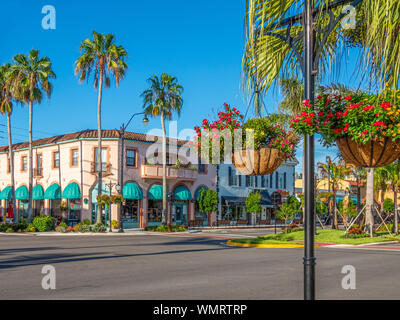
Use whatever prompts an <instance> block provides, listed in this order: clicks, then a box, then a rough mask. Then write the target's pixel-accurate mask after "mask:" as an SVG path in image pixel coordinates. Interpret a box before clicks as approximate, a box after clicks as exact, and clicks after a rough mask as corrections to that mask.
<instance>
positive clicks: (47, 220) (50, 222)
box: [32, 215, 55, 232]
mask: <svg viewBox="0 0 400 320" xmlns="http://www.w3.org/2000/svg"><path fill="white" fill-rule="evenodd" d="M32 224H33V226H34V227H35V229H36V230H37V231H39V232H46V231H51V230H54V226H55V218H54V217H50V216H44V215H41V216H39V217H35V218H34V219H33V221H32Z"/></svg>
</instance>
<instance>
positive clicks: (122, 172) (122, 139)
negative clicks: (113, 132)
mask: <svg viewBox="0 0 400 320" xmlns="http://www.w3.org/2000/svg"><path fill="white" fill-rule="evenodd" d="M141 114H143V115H144V117H143V120H142V122H143V124H144V125H145V126H146V125H147V124H148V123H149V119H148V118H147V116H146V114H145V113H144V112H138V113H134V114H133V115H132V116H131V118H130V119H129V121H128V123H127V124H126V125H125V124H124V123H123V124H122V125H121V128H120V129H119V136H120V138H121V155H120V157H121V159H120V169H121V170H120V177H119V180H120V181H119V188H118V189H119V190H117V191H118V192H119V194H120V195H121V196H122V190H123V188H124V149H125V143H124V140H125V130H126V128H127V127H128V126H129V124H130V123H131V121H132V119H133V118H134V117H135V116H138V115H141ZM122 212H123V204H121V205H120V207H119V221H118V222H119V230H118V232H124V228H123V226H122V221H121V217H122Z"/></svg>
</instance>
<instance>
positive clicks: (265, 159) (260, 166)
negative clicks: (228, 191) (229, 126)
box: [232, 147, 286, 176]
mask: <svg viewBox="0 0 400 320" xmlns="http://www.w3.org/2000/svg"><path fill="white" fill-rule="evenodd" d="M285 159H286V154H285V153H284V152H283V151H281V150H279V149H275V148H267V147H264V148H260V149H258V150H252V149H248V150H247V149H243V150H240V151H236V152H234V154H233V156H232V162H233V164H234V166H235V168H236V169H237V170H238V171H240V173H242V174H244V175H248V176H263V175H267V174H271V173H273V172H274V171H275V170H276V169H278V168H279V167H280V165H281V164H282V162H283V161H285Z"/></svg>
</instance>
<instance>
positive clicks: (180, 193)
mask: <svg viewBox="0 0 400 320" xmlns="http://www.w3.org/2000/svg"><path fill="white" fill-rule="evenodd" d="M174 199H175V200H192V194H191V193H190V191H189V189H188V188H186V187H185V186H179V187H176V188H175V191H174Z"/></svg>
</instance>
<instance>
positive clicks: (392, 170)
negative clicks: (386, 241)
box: [383, 160, 400, 234]
mask: <svg viewBox="0 0 400 320" xmlns="http://www.w3.org/2000/svg"><path fill="white" fill-rule="evenodd" d="M383 170H385V171H386V177H387V182H389V185H390V186H391V188H392V191H393V203H394V222H393V232H394V233H395V234H399V219H398V215H397V214H398V213H397V194H398V193H399V186H400V161H399V160H396V161H395V162H393V163H392V164H390V165H388V166H387V167H384V168H383Z"/></svg>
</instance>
